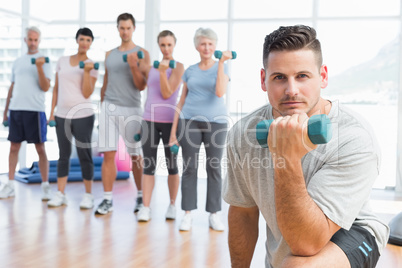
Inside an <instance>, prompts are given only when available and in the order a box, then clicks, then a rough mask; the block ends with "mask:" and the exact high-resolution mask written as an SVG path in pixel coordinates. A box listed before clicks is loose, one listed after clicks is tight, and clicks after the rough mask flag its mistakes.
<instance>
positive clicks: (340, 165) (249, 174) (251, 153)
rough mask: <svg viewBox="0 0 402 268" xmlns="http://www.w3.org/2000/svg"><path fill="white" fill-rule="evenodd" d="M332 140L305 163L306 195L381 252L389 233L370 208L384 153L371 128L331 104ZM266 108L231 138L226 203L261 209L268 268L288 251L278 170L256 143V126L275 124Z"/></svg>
mask: <svg viewBox="0 0 402 268" xmlns="http://www.w3.org/2000/svg"><path fill="white" fill-rule="evenodd" d="M328 117H329V118H330V120H331V122H332V129H333V133H332V135H333V136H332V139H331V141H329V142H328V143H327V144H322V145H318V147H317V149H315V150H313V151H311V152H309V153H308V154H306V155H305V156H304V157H303V158H302V167H303V174H304V178H305V181H306V185H307V191H308V193H309V195H310V196H311V198H312V199H313V200H314V202H315V203H316V204H317V205H318V206H319V207H320V209H321V210H322V211H323V212H324V214H325V215H326V216H327V217H328V218H329V219H330V220H332V221H333V222H334V223H336V224H337V225H339V226H340V227H342V228H344V229H346V230H349V229H350V227H351V225H352V224H353V223H355V224H357V225H359V226H361V227H363V228H365V229H367V230H368V231H369V232H370V233H371V234H372V235H373V236H375V238H376V241H377V244H378V247H379V250H380V252H381V250H382V249H383V248H384V247H385V246H386V244H387V240H388V235H389V228H388V226H387V225H386V224H385V223H383V222H381V221H380V220H379V219H378V217H377V216H376V215H375V213H374V212H373V211H372V210H371V208H370V204H369V203H370V202H369V201H370V200H369V199H370V192H371V189H372V185H373V183H374V181H375V179H376V178H377V176H378V173H379V167H380V149H379V146H378V144H377V141H376V138H375V136H374V134H373V132H372V129H371V128H370V126H369V124H368V123H367V122H366V121H365V120H364V119H363V118H362V117H361V116H359V115H357V114H356V113H355V112H353V111H351V110H350V109H348V108H346V107H344V106H342V105H340V104H339V103H338V102H334V103H332V108H331V111H330V113H329V114H328ZM272 118H273V116H272V107H271V106H270V105H266V106H263V107H261V108H259V109H258V110H256V111H254V112H253V113H251V114H249V115H247V116H246V117H244V118H242V119H241V120H240V121H239V122H237V123H236V124H235V125H234V126H233V128H232V129H231V130H230V131H229V133H228V141H227V157H228V169H227V177H226V179H225V180H224V186H223V199H224V200H225V201H226V202H227V203H229V204H230V205H233V206H238V207H253V206H258V208H259V210H260V211H261V214H262V215H263V217H264V219H265V221H266V223H267V242H266V248H267V256H266V267H279V266H280V263H281V262H282V260H283V259H284V258H285V256H286V255H288V254H290V249H289V246H288V245H287V243H286V241H285V240H284V239H283V237H282V234H281V232H280V230H279V228H278V225H277V222H276V214H275V201H274V169H273V163H272V158H271V155H270V152H269V149H267V148H261V147H260V145H259V144H258V142H257V140H256V131H255V127H256V125H257V123H258V122H260V121H261V120H266V119H272Z"/></svg>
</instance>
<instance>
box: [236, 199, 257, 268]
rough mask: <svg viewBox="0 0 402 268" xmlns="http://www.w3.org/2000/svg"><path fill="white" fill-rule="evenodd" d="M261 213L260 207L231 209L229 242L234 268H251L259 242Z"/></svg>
mask: <svg viewBox="0 0 402 268" xmlns="http://www.w3.org/2000/svg"><path fill="white" fill-rule="evenodd" d="M259 213H260V212H259V210H258V207H252V208H242V207H236V206H232V205H231V206H230V207H229V212H228V222H229V235H228V242H229V252H230V260H231V263H232V267H234V268H236V267H250V263H251V260H252V258H253V254H254V249H255V245H256V243H257V240H258V220H259V216H260V214H259Z"/></svg>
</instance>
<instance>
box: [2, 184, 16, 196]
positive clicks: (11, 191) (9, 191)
mask: <svg viewBox="0 0 402 268" xmlns="http://www.w3.org/2000/svg"><path fill="white" fill-rule="evenodd" d="M13 196H15V191H14V188H12V187H11V186H10V185H8V184H4V187H3V189H1V191H0V198H9V197H13Z"/></svg>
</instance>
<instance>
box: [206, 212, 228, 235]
mask: <svg viewBox="0 0 402 268" xmlns="http://www.w3.org/2000/svg"><path fill="white" fill-rule="evenodd" d="M209 227H210V228H211V229H213V230H215V231H220V232H222V231H224V230H225V225H223V223H222V222H221V220H220V219H219V217H218V215H217V214H216V213H211V215H209Z"/></svg>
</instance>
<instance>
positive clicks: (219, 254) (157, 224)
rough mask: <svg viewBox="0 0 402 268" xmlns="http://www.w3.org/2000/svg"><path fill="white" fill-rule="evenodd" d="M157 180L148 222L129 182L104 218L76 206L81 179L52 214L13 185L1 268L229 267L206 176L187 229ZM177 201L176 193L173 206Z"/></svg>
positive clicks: (389, 253) (395, 207)
mask: <svg viewBox="0 0 402 268" xmlns="http://www.w3.org/2000/svg"><path fill="white" fill-rule="evenodd" d="M5 180H6V178H5V177H4V176H3V177H0V181H5ZM156 181H157V182H156V187H155V190H154V196H153V201H152V203H151V209H152V220H151V221H150V222H149V223H138V222H137V218H136V215H135V214H134V213H133V212H132V211H133V206H134V198H135V195H136V188H135V186H134V183H133V180H132V178H130V179H129V180H123V181H118V182H116V184H115V189H114V211H113V212H112V213H110V214H109V215H106V216H95V215H94V211H93V210H80V209H79V202H80V200H81V197H82V194H83V184H82V183H81V182H73V183H69V184H68V185H67V189H66V193H67V197H68V200H69V205H68V206H66V207H60V208H52V209H50V208H48V207H47V205H46V202H42V201H41V200H40V196H41V190H40V185H39V184H24V183H20V182H16V197H15V198H9V199H2V200H0V267H12V268H14V267H16V268H21V267H30V268H31V267H41V268H46V267H52V268H54V267H74V268H79V267H82V268H84V267H85V268H87V267H96V268H98V267H158V268H159V267H186V268H187V267H230V258H229V251H228V245H227V234H228V233H227V231H225V232H215V231H212V230H210V229H209V228H208V214H207V213H206V212H205V209H204V208H205V193H206V189H205V188H206V182H205V179H200V180H199V186H198V192H199V195H198V200H199V202H198V204H199V206H198V210H196V211H195V212H194V213H193V228H192V230H191V231H190V232H180V231H179V230H178V226H179V223H180V220H181V218H182V216H183V214H182V212H181V211H180V210H179V213H178V215H177V216H178V217H177V220H176V221H165V219H164V214H165V212H166V209H167V205H168V203H167V202H168V199H169V198H168V192H167V185H166V177H164V176H160V177H157V180H156ZM51 185H52V189H56V185H55V184H54V183H52V184H51ZM93 192H94V195H95V198H96V205H97V204H98V203H99V202H100V201H101V199H102V185H101V183H100V182H95V183H94V191H93ZM180 198H181V196H180V194H179V196H178V199H177V200H178V202H177V207H180ZM372 200H373V207H374V209H375V210H376V211H377V212H378V213H379V214H380V216H381V217H382V218H383V219H384V220H385V221H387V222H388V221H389V220H390V219H391V218H392V217H393V216H394V215H396V214H398V213H399V212H401V211H402V196H401V195H397V194H395V193H394V192H393V191H384V190H374V191H373V194H372ZM227 210H228V205H227V204H226V203H224V204H223V211H222V212H221V214H220V216H221V218H222V220H223V221H224V223H225V225H226V226H227ZM260 219H261V220H260V238H259V240H258V242H257V247H256V250H255V254H254V258H253V262H252V267H264V257H265V246H264V241H265V227H264V226H265V224H264V220H263V218H262V217H260ZM377 267H380V268H390V267H402V247H397V246H392V245H388V246H387V248H386V249H385V251H384V252H383V254H382V256H381V258H380V261H379V263H378V266H377Z"/></svg>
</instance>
